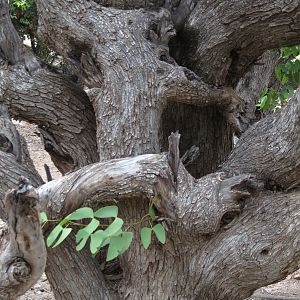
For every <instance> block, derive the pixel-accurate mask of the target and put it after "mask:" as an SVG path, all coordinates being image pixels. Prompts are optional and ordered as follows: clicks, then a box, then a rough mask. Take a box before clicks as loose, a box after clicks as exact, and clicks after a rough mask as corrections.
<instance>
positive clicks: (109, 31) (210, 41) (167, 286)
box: [0, 0, 300, 299]
mask: <svg viewBox="0 0 300 300" xmlns="http://www.w3.org/2000/svg"><path fill="white" fill-rule="evenodd" d="M37 6H38V14H39V34H40V37H41V38H42V39H43V40H44V42H45V43H46V44H47V45H49V46H50V47H52V48H53V49H55V50H56V51H57V52H58V53H59V54H60V55H62V56H63V57H64V59H65V60H66V61H68V63H69V64H70V65H72V69H73V71H74V72H75V73H76V74H77V75H78V76H79V77H80V78H81V79H82V82H83V83H84V85H85V91H83V90H82V89H81V88H80V87H78V86H76V85H75V84H74V83H73V82H71V81H69V80H68V79H67V78H65V77H63V76H62V75H61V74H59V73H53V71H51V70H48V69H44V68H42V67H41V65H40V64H39V63H38V61H37V60H36V58H35V57H34V56H33V54H31V53H28V51H25V50H24V48H23V46H22V43H21V41H20V39H19V38H18V36H17V33H16V31H15V30H14V28H13V26H12V24H11V22H10V20H9V14H8V5H7V1H6V0H0V8H1V20H0V26H1V29H2V31H0V50H1V51H0V74H1V79H0V101H1V103H2V105H6V106H7V107H8V111H9V112H10V114H11V116H13V117H15V118H19V119H24V120H27V121H30V122H35V123H37V124H38V125H39V128H40V131H41V135H42V136H43V140H44V142H45V149H46V150H47V151H49V153H50V154H51V157H52V159H53V161H54V163H55V164H56V166H57V167H58V168H59V169H60V170H61V172H62V173H64V174H65V173H67V172H69V171H72V172H70V173H67V174H65V176H63V177H62V178H60V179H57V180H55V181H51V182H49V183H46V184H44V185H41V182H40V181H39V180H40V179H39V177H38V175H37V174H35V173H34V170H33V167H32V166H25V165H24V161H23V160H21V161H20V154H21V153H22V147H21V145H20V142H15V141H14V140H13V139H12V136H13V137H15V136H17V133H16V132H15V129H14V131H8V130H4V133H3V134H2V135H3V137H2V135H1V140H3V142H2V143H3V146H1V152H0V154H1V157H0V163H1V165H2V166H3V168H4V170H5V171H6V173H3V174H2V173H1V172H0V175H1V180H2V182H3V183H2V182H1V191H0V193H1V195H4V192H6V190H7V188H12V187H14V186H15V187H16V184H17V182H18V181H17V178H16V177H13V174H14V172H11V170H10V169H9V168H7V167H6V169H5V166H8V167H10V166H11V165H14V166H16V167H15V168H16V171H15V173H16V174H18V175H22V176H26V177H28V178H29V179H30V180H31V182H32V184H33V185H34V186H35V187H36V189H33V188H31V187H30V189H29V190H30V191H33V192H34V193H35V194H34V195H35V196H34V197H33V198H34V201H35V202H34V203H36V201H37V198H38V200H39V202H40V205H41V209H42V210H44V211H47V212H48V214H49V215H50V216H51V217H53V218H57V217H61V216H63V215H65V214H67V213H69V212H71V211H73V210H74V209H76V208H78V207H80V206H82V205H87V204H88V205H92V206H94V207H98V206H102V205H103V201H106V202H107V199H114V201H116V202H117V204H118V206H119V209H120V212H121V215H122V217H123V219H124V220H125V221H126V222H128V223H130V222H131V223H132V222H134V221H136V220H139V219H140V218H141V217H142V216H143V215H144V214H145V211H146V210H147V207H148V205H149V199H150V198H151V197H153V196H154V195H156V196H157V197H158V198H159V199H160V201H159V202H158V203H157V204H156V205H157V210H158V211H159V212H160V213H161V219H162V220H163V221H161V222H163V224H164V226H165V227H166V228H167V229H168V230H167V243H166V245H164V246H162V245H159V244H156V243H155V242H154V243H153V244H152V246H151V247H150V249H149V250H147V251H146V250H144V248H143V247H142V245H141V244H140V242H139V241H138V239H137V238H136V239H135V240H134V242H133V245H132V246H131V247H130V248H129V250H128V251H127V252H126V253H124V254H123V255H122V256H121V257H120V258H119V260H118V261H117V262H115V264H116V268H117V269H118V272H119V273H120V272H121V274H122V276H118V277H114V276H111V278H113V281H110V280H109V276H104V275H103V274H102V272H101V270H102V269H103V268H100V263H99V262H98V260H97V259H93V258H92V257H91V256H89V255H88V254H87V253H86V252H80V253H76V251H75V250H74V248H75V245H73V241H72V240H71V239H70V240H67V241H66V242H65V243H64V244H63V245H62V246H61V247H60V248H55V249H51V250H49V253H48V262H47V268H46V273H47V276H48V279H49V281H50V284H51V285H52V287H53V290H54V294H55V297H56V298H57V299H244V298H246V297H248V296H249V295H251V293H252V292H253V291H254V290H255V289H257V288H259V287H261V286H263V285H267V284H270V283H272V282H275V281H278V280H280V279H282V278H284V277H285V276H286V275H287V274H289V273H290V272H292V271H293V270H295V269H296V268H297V266H298V265H299V246H300V231H299V225H300V224H299V223H300V219H299V216H298V215H299V209H300V201H299V198H300V194H299V190H298V189H297V188H299V184H300V182H299V178H300V176H299V175H300V174H299V171H300V169H299V158H300V152H299V151H300V145H299V135H300V123H299V118H300V113H299V112H300V111H299V109H300V92H299V91H298V92H297V94H296V95H295V97H294V99H293V100H292V101H291V102H290V103H289V104H288V105H287V106H286V107H285V108H284V109H282V111H280V112H277V113H276V114H274V115H269V116H268V117H266V118H265V119H263V120H261V121H259V122H258V123H256V124H255V125H254V126H252V127H250V128H249V129H248V130H246V129H247V128H248V127H249V125H250V124H251V123H253V122H254V121H255V115H254V107H255V101H256V99H255V93H257V91H258V90H259V89H261V88H262V87H266V86H268V84H269V83H270V82H272V80H273V77H272V69H273V68H274V66H275V65H276V63H277V60H278V57H277V54H276V53H274V52H269V53H265V54H263V52H264V51H265V50H267V49H271V48H274V47H281V46H285V45H291V44H295V43H299V42H300V31H299V27H300V18H299V16H300V6H299V3H298V1H296V0H294V1H289V2H288V3H286V1H279V0H276V1H272V2H270V1H262V0H260V1H255V3H254V2H253V1H233V2H232V3H228V2H226V1H198V2H196V1H195V2H191V1H187V0H182V1H179V2H178V1H177V2H175V1H165V2H163V1H157V2H151V3H150V2H149V3H148V2H147V1H146V2H140V1H137V0H133V1H130V2H128V1H126V2H125V1H124V2H122V1H112V2H106V1H95V2H94V1H87V0H68V1H67V0H59V1H58V0H47V1H45V0H37ZM266 27H267V28H268V30H266ZM57 37H59V38H57ZM262 54H263V56H262V58H260V56H261V55H262ZM259 60H260V63H263V64H264V65H263V66H255V64H256V63H257V61H259ZM247 72H248V73H247ZM253 74H254V75H253ZM259 76H261V77H263V80H260V78H261V77H259ZM254 91H255V92H254ZM238 95H239V96H238ZM3 107H4V106H3ZM4 110H5V109H3V111H4ZM5 111H6V110H5ZM7 118H8V117H7ZM239 120H241V121H242V122H241V124H240V122H239ZM3 124H4V123H3ZM5 126H6V125H3V126H2V127H3V128H6V127H5ZM176 130H180V132H181V133H182V138H181V142H179V135H178V134H172V135H171V136H170V138H169V139H168V137H169V135H170V133H171V132H172V131H174V132H175V131H176ZM245 130H246V131H245ZM243 131H245V132H244V133H243V134H242V132H243ZM11 132H13V133H11ZM233 133H235V134H236V135H238V136H240V135H241V134H242V136H241V138H240V139H239V141H238V144H237V146H236V147H235V148H234V149H233V151H232V152H231V150H232V145H233ZM9 143H11V144H9ZM193 145H195V146H196V147H198V148H199V149H198V150H197V149H196V148H195V147H194V148H192V149H191V150H190V151H189V149H190V147H191V146H193ZM6 149H8V150H6ZM195 149H196V150H195ZM163 151H168V153H163V154H160V153H161V152H163ZM186 151H188V152H186ZM193 151H194V152H193ZM4 152H5V153H4ZM230 152H231V154H230V155H229V153H230ZM179 153H181V155H183V154H184V153H186V154H185V155H184V159H183V161H181V159H180V154H179ZM197 153H198V154H200V155H198V156H197V155H196V154H197ZM142 154H143V155H142ZM133 156H134V157H133ZM2 157H3V159H2ZM22 157H23V156H22ZM24 157H26V155H25V156H24ZM195 157H196V158H195ZM120 158H122V159H120ZM112 159H116V160H112ZM97 161H100V162H98V163H96V162H97ZM91 163H94V164H91ZM184 163H185V164H186V163H190V165H189V166H188V167H187V169H188V170H189V171H190V173H189V172H188V171H187V170H186V168H185V166H184V165H183V164H184ZM90 164H91V165H90ZM221 164H222V165H221ZM6 174H8V175H9V176H7V175H6ZM32 174H34V176H33V175H32ZM192 175H193V176H192ZM10 177H13V178H14V180H10ZM195 178H198V179H195ZM22 182H23V181H22ZM24 182H27V181H24ZM2 185H3V186H2ZM19 189H21V191H22V193H25V196H26V192H27V190H26V191H23V188H22V186H20V187H19ZM14 193H15V194H18V189H16V190H15V192H14ZM9 195H12V194H11V193H10V194H8V197H9ZM20 197H21V196H20ZM30 199H31V198H30ZM31 200H32V199H31ZM11 201H12V202H13V201H15V202H16V203H18V199H12V200H11ZM26 203H27V202H26ZM10 209H11V207H10V206H6V212H7V213H8V214H11V211H10ZM35 212H37V211H35ZM29 215H30V214H29ZM3 216H5V214H3ZM26 216H28V214H27V215H26ZM8 225H9V226H10V228H11V229H10V233H12V232H14V231H13V230H14V229H13V228H14V226H13V224H12V222H10V221H9V223H8ZM35 230H36V232H37V233H38V234H37V235H36V236H37V237H38V242H39V244H38V245H39V246H40V248H39V249H43V243H42V239H41V231H40V229H39V227H38V226H36V224H35ZM135 232H136V234H138V233H139V227H138V226H137V227H135ZM10 236H11V235H10ZM11 240H12V239H11ZM11 243H12V242H11ZM30 243H34V241H33V240H30ZM72 245H73V246H72ZM1 247H2V245H1ZM72 247H73V248H72ZM7 249H9V248H7ZM22 251H23V250H22ZM10 254H11V255H12V257H13V255H14V254H13V252H12V253H10ZM41 256H42V258H43V259H45V257H46V254H45V253H44V252H43V251H42V250H41ZM1 261H3V260H1ZM43 261H44V260H43ZM27 263H28V264H29V265H30V266H31V268H32V270H33V269H34V268H37V269H38V271H39V272H31V273H30V270H29V269H28V270H29V271H28V272H27V273H26V274H25V273H24V274H25V275H24V276H25V277H26V276H27V277H26V278H30V280H27V282H28V284H27V285H26V288H28V287H29V286H30V285H31V284H33V283H34V281H35V280H36V278H37V277H38V275H39V274H40V272H41V271H42V270H43V268H44V265H43V264H39V263H38V261H37V260H36V261H35V260H27ZM61 265H62V266H63V267H61ZM1 267H2V270H4V265H3V264H2V265H1ZM105 267H106V266H104V271H103V273H105ZM34 270H35V269H34ZM37 274H38V275H37ZM11 286H15V281H11V282H8V288H9V289H10V290H9V291H10V293H12V292H11V291H12V289H11ZM2 290H3V293H2ZM24 290H25V288H24V285H19V287H18V288H15V294H14V296H17V295H19V294H21V293H23V292H24ZM0 293H2V294H0V295H1V296H2V295H3V297H4V298H5V297H6V296H7V294H5V293H7V292H6V290H4V289H2V287H1V290H0Z"/></svg>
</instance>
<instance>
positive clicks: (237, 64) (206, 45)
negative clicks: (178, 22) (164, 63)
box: [181, 0, 300, 85]
mask: <svg viewBox="0 0 300 300" xmlns="http://www.w3.org/2000/svg"><path fill="white" fill-rule="evenodd" d="M299 12H300V6H299V1H297V0H293V1H289V2H286V1H283V0H276V1H271V2H270V1H265V0H260V1H248V0H244V1H233V2H232V1H231V2H229V1H221V0H220V1H199V2H198V3H197V5H196V7H195V8H194V10H193V11H192V13H191V15H190V16H189V18H188V19H187V21H186V23H185V25H184V29H183V30H182V32H181V37H182V42H183V45H184V49H183V56H184V57H183V60H184V62H185V64H186V65H187V66H188V67H190V68H191V69H192V70H193V71H195V73H197V74H198V75H199V76H201V77H203V78H204V79H205V81H207V82H210V83H213V84H216V85H235V84H236V83H237V81H238V79H239V78H240V77H241V76H242V75H243V74H244V72H245V71H246V70H247V68H248V67H249V66H250V65H251V64H253V63H254V62H255V61H256V60H257V58H258V57H259V56H260V55H262V53H263V52H264V51H265V50H267V49H273V48H280V47H284V46H289V45H293V44H299V43H300V34H299V28H300V17H299V16H300V14H299Z"/></svg>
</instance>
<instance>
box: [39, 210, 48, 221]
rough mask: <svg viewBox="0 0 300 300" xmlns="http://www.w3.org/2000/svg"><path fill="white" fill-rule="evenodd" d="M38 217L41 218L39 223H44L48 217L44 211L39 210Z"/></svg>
mask: <svg viewBox="0 0 300 300" xmlns="http://www.w3.org/2000/svg"><path fill="white" fill-rule="evenodd" d="M40 219H41V223H45V222H47V221H48V217H47V214H46V213H45V212H43V211H42V212H41V213H40Z"/></svg>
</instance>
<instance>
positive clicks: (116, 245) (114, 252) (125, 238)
mask: <svg viewBox="0 0 300 300" xmlns="http://www.w3.org/2000/svg"><path fill="white" fill-rule="evenodd" d="M132 239H133V233H132V232H123V233H122V234H121V235H119V236H113V237H112V238H111V239H110V244H109V246H108V250H107V256H106V261H110V260H113V259H114V258H116V257H118V256H119V255H120V254H122V253H124V252H125V251H126V250H127V249H128V247H129V246H130V244H131V242H132Z"/></svg>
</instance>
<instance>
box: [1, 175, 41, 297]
mask: <svg viewBox="0 0 300 300" xmlns="http://www.w3.org/2000/svg"><path fill="white" fill-rule="evenodd" d="M4 201H5V208H6V211H7V213H8V224H7V225H8V228H2V232H1V254H0V266H1V267H0V278H1V280H0V290H1V298H2V299H13V298H15V297H16V296H20V295H22V294H24V293H25V292H26V291H27V290H28V289H29V288H30V287H31V286H32V285H34V284H35V283H36V281H37V280H38V279H39V278H40V277H41V276H42V274H43V272H44V269H45V265H46V248H45V244H44V238H43V233H42V230H41V226H40V219H39V209H38V196H37V194H36V192H35V189H34V188H33V187H32V186H31V185H30V184H29V181H28V180H25V179H23V180H21V181H20V183H19V187H18V189H17V190H11V191H10V192H8V193H7V195H6V198H5V200H4Z"/></svg>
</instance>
